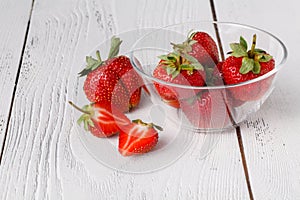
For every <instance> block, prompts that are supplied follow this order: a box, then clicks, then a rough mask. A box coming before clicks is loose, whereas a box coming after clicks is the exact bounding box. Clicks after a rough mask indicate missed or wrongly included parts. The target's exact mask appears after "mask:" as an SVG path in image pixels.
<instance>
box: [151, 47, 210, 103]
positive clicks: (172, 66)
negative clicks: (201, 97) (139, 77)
mask: <svg viewBox="0 0 300 200" xmlns="http://www.w3.org/2000/svg"><path fill="white" fill-rule="evenodd" d="M160 58H161V61H160V62H159V64H158V66H157V67H156V68H155V70H154V72H153V76H154V77H155V78H157V79H160V80H162V81H165V82H168V83H172V84H180V85H189V86H204V85H205V72H204V70H203V68H202V66H201V65H200V64H199V63H198V61H195V60H192V61H189V60H188V59H186V58H184V57H182V56H181V55H180V54H179V53H178V52H173V53H170V54H168V55H163V56H160ZM154 86H155V88H156V90H157V92H158V93H159V95H160V96H161V98H162V100H163V101H165V102H166V103H167V104H169V105H170V106H173V107H175V108H179V107H180V104H179V101H178V100H179V99H181V98H187V97H190V96H193V95H195V94H194V91H193V90H189V89H182V88H179V87H175V86H168V85H166V84H162V83H159V82H154Z"/></svg>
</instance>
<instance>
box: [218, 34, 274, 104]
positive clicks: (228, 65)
mask: <svg viewBox="0 0 300 200" xmlns="http://www.w3.org/2000/svg"><path fill="white" fill-rule="evenodd" d="M255 46H256V35H253V42H252V46H251V49H250V50H249V51H247V42H246V40H245V39H244V38H243V37H240V42H239V43H232V44H230V47H231V49H232V52H230V54H231V56H230V57H228V58H227V59H226V60H225V61H224V63H223V65H222V73H223V78H224V82H225V84H226V85H231V84H238V83H242V82H246V81H249V80H252V79H255V78H257V77H260V76H262V75H264V74H266V73H268V72H270V71H271V70H273V69H274V67H275V61H274V59H273V57H272V56H271V55H269V54H268V53H266V52H265V51H264V50H261V49H257V48H255ZM272 79H273V76H271V77H269V78H267V79H264V80H261V81H258V82H254V83H251V84H245V85H242V86H237V87H234V88H231V89H230V91H231V93H232V95H233V97H234V98H236V99H238V100H241V101H253V100H258V99H260V98H261V97H262V96H263V95H264V94H265V92H266V91H267V90H268V89H269V87H270V85H271V82H272Z"/></svg>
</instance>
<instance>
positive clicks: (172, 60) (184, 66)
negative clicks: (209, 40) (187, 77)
mask: <svg viewBox="0 0 300 200" xmlns="http://www.w3.org/2000/svg"><path fill="white" fill-rule="evenodd" d="M158 58H160V59H161V64H163V66H164V68H165V70H166V72H167V74H168V75H171V76H172V79H174V78H176V77H177V76H178V75H179V74H180V72H181V70H187V71H188V72H189V73H190V74H192V73H193V71H194V70H203V67H202V65H201V64H200V63H199V62H198V61H197V60H196V59H195V58H194V57H192V56H190V55H188V54H183V53H180V52H177V51H174V52H172V53H169V54H167V55H161V56H158ZM193 59H194V60H193Z"/></svg>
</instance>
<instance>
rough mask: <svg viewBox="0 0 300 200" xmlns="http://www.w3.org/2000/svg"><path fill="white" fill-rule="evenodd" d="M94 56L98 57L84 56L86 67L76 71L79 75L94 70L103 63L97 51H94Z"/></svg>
mask: <svg viewBox="0 0 300 200" xmlns="http://www.w3.org/2000/svg"><path fill="white" fill-rule="evenodd" d="M96 56H97V58H98V59H95V58H93V57H92V56H86V58H85V60H86V67H85V68H84V69H83V70H82V71H81V72H79V73H78V74H79V76H80V77H82V76H85V75H87V74H89V73H90V72H92V71H94V70H95V69H97V68H98V67H99V66H101V65H102V64H103V63H104V62H103V61H102V60H101V57H100V52H99V51H96Z"/></svg>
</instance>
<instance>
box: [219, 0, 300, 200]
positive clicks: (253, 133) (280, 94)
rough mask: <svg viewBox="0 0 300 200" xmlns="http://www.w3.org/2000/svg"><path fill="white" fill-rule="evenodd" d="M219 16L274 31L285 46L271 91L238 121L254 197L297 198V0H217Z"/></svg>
mask: <svg viewBox="0 0 300 200" xmlns="http://www.w3.org/2000/svg"><path fill="white" fill-rule="evenodd" d="M216 7H217V11H218V17H219V20H222V21H235V22H241V23H247V24H250V25H253V26H257V27H260V28H262V29H265V30H267V31H269V32H271V33H273V34H274V35H276V36H278V37H279V38H280V39H282V41H283V42H284V43H285V44H286V46H287V48H288V50H289V56H288V60H287V62H286V64H285V66H284V67H283V69H282V70H281V71H280V74H279V76H278V80H277V81H278V82H277V84H276V88H275V91H274V93H273V94H272V95H271V96H270V98H269V99H268V100H267V101H266V103H265V104H264V105H263V107H262V109H261V110H260V111H259V112H258V113H256V114H255V115H253V116H252V117H251V118H250V119H248V120H247V121H245V123H244V124H243V125H242V126H241V131H242V139H243V142H244V148H245V149H244V150H245V154H246V160H247V163H248V169H249V175H250V182H251V186H252V190H253V193H254V199H299V198H300V191H299V187H300V177H299V174H300V147H299V145H298V142H299V141H300V135H299V129H300V125H299V124H300V91H299V89H298V85H299V84H300V79H299V73H300V69H299V67H298V60H299V59H298V57H299V56H298V55H297V52H298V50H297V49H298V44H299V43H300V37H299V34H300V27H299V26H298V19H299V18H300V14H299V11H298V9H297V7H298V3H297V2H295V1H294V2H293V1H290V2H284V1H280V0H274V1H272V2H269V1H258V0H255V1H251V3H250V2H244V1H231V0H226V1H218V2H217V4H216Z"/></svg>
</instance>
